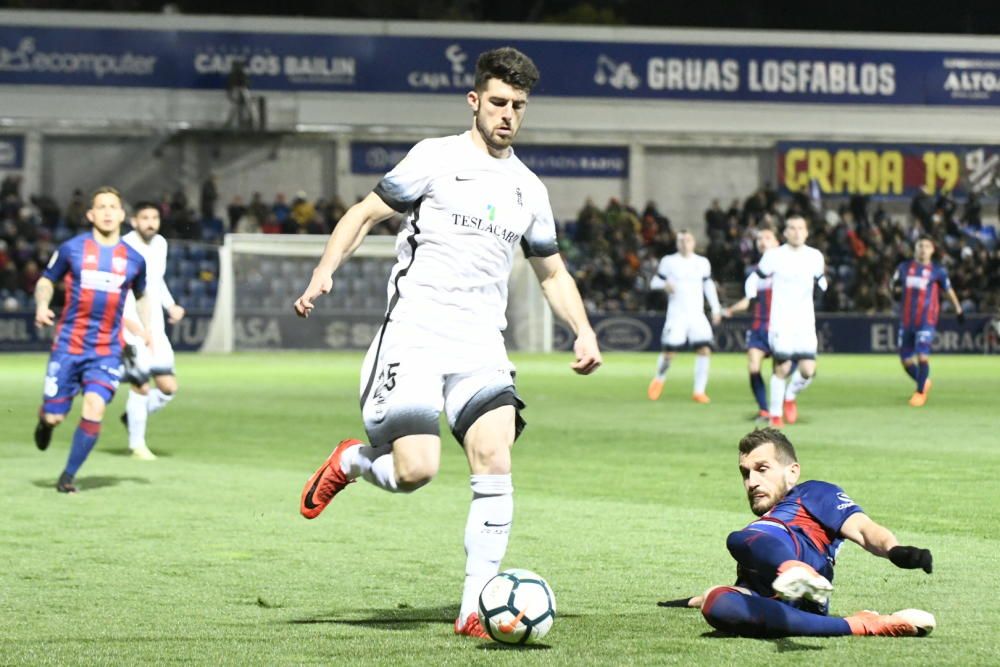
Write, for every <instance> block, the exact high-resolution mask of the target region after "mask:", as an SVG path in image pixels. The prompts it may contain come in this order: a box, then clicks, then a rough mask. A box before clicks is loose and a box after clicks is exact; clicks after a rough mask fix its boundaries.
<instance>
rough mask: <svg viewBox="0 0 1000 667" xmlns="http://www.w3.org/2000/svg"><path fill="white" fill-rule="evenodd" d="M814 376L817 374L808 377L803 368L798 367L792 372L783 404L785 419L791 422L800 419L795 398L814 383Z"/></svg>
mask: <svg viewBox="0 0 1000 667" xmlns="http://www.w3.org/2000/svg"><path fill="white" fill-rule="evenodd" d="M814 377H816V376H815V375H810V376H809V377H806V376H805V375H803V374H802V369H801V368H798V367H797V368H796V369H795V370H794V371H793V372H792V375H791V377H790V379H789V382H788V388H787V389H786V390H785V401H784V405H783V406H782V409H783V410H784V413H785V421H786V422H788V423H789V424H794V423H795V422H797V421H798V420H799V409H798V404H796V402H795V399H796V398H798V395H799V393H800V392H802V391H803V390H804V389H805V388H806V387H808V386H809V385H810V384H812V381H813V378H814Z"/></svg>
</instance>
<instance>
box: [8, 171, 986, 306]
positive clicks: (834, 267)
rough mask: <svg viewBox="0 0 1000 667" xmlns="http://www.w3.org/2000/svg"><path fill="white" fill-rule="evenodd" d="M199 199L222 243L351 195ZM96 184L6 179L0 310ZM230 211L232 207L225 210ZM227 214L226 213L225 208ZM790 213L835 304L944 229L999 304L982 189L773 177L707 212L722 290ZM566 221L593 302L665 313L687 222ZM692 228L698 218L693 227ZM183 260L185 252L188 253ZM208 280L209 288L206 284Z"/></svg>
mask: <svg viewBox="0 0 1000 667" xmlns="http://www.w3.org/2000/svg"><path fill="white" fill-rule="evenodd" d="M199 199H200V200H199V202H198V207H197V209H196V208H195V207H193V206H192V205H191V203H190V202H189V201H188V197H187V196H186V195H185V194H184V192H183V191H181V190H178V191H176V192H174V193H172V194H171V193H164V194H162V195H161V196H160V197H159V198H158V203H159V208H160V213H161V217H162V221H163V222H162V225H161V233H162V234H163V235H164V236H165V237H166V238H168V239H179V240H186V241H193V242H196V243H202V244H213V243H221V241H222V239H223V237H224V236H225V234H227V233H229V232H240V233H264V234H328V233H330V232H331V231H332V230H333V227H334V226H335V225H336V223H337V220H339V219H340V217H341V216H342V215H343V214H344V211H346V209H347V205H346V204H345V203H344V202H343V201H342V200H341V199H340V198H339V197H336V196H334V197H330V198H322V197H321V198H318V199H315V200H312V199H310V198H309V197H308V196H307V194H306V193H305V192H301V191H300V192H297V193H296V194H295V196H294V197H293V198H292V199H291V200H290V201H289V200H288V198H286V196H285V195H284V194H283V193H280V192H279V193H276V194H275V195H274V198H273V200H272V201H271V202H268V201H267V200H266V199H265V197H264V196H263V195H262V194H261V193H260V192H255V193H253V194H252V195H251V196H250V197H248V198H244V197H242V196H235V197H233V198H232V199H231V200H230V201H229V202H228V204H226V205H225V206H224V207H222V206H220V204H219V201H218V200H219V196H218V189H217V187H216V183H215V179H214V177H211V176H210V177H209V178H207V179H206V180H205V181H204V182H203V183H202V185H201V189H200V198H199ZM86 208H87V202H86V194H85V193H84V192H83V191H81V190H76V191H75V192H74V193H73V195H72V197H71V198H70V201H69V202H68V203H67V204H66V205H65V207H60V206H59V205H58V204H57V202H56V201H55V200H54V199H53V198H52V197H50V196H48V195H37V196H32V197H30V198H27V199H26V200H25V199H23V198H22V196H21V193H20V181H19V178H18V177H17V176H16V175H9V176H7V177H6V178H5V179H4V180H3V182H2V183H0V308H2V309H4V310H18V309H23V308H26V307H30V299H31V294H32V292H33V291H34V285H35V283H36V282H37V280H38V277H39V276H40V275H41V270H42V268H43V267H44V266H45V265H46V263H47V262H48V260H49V257H51V255H52V253H53V251H54V250H55V248H56V247H57V246H58V244H59V243H61V242H62V241H64V240H66V239H67V238H70V237H71V236H73V235H74V234H76V233H78V232H79V231H81V230H82V229H84V228H85V227H86V225H87V223H86V220H85V218H84V214H85V212H86ZM222 209H224V210H222ZM220 210H221V212H222V213H223V215H222V216H220V215H218V213H219V212H220ZM791 213H802V214H804V215H805V216H806V218H807V219H808V220H810V222H811V225H810V227H811V232H810V237H809V244H810V245H813V246H815V247H816V248H818V249H819V250H821V251H822V252H823V254H824V255H825V256H826V260H827V273H828V276H827V278H828V280H829V283H830V288H829V289H828V290H827V291H826V292H825V293H824V294H823V295H821V296H819V297H817V298H818V299H819V300H818V302H817V308H818V309H819V310H822V311H826V312H843V311H850V312H862V313H871V314H874V313H890V312H892V308H893V303H894V301H893V295H892V287H891V279H892V273H893V271H894V270H895V267H896V266H897V265H898V263H899V262H900V261H903V260H904V259H907V258H909V257H910V256H911V255H912V249H913V242H914V241H915V240H916V238H917V237H918V236H920V235H922V234H927V235H930V236H931V237H933V238H934V239H935V241H936V245H937V248H938V251H939V255H938V258H937V259H938V261H940V262H942V263H943V264H944V266H945V268H947V270H948V272H949V274H950V276H951V280H952V284H953V286H954V288H955V291H956V292H957V293H958V296H959V299H960V300H961V301H962V303H963V307H964V308H965V309H966V311H967V312H983V313H994V312H996V311H997V310H998V309H1000V244H998V239H997V233H996V228H995V227H993V226H992V225H989V224H984V223H983V220H982V208H981V205H980V203H979V202H978V201H977V200H976V199H975V198H974V197H973V198H970V199H969V200H968V201H967V202H966V203H965V204H964V205H963V206H961V207H960V206H959V205H958V204H956V202H955V201H954V200H953V199H951V198H949V197H946V196H941V197H936V198H934V197H926V196H922V197H918V198H916V199H914V200H913V202H912V206H911V209H910V215H909V216H900V215H890V214H889V213H887V212H886V211H885V210H884V208H883V207H882V206H881V205H880V204H875V205H874V206H873V205H872V204H871V203H870V202H869V201H868V200H867V199H866V198H864V197H854V198H852V199H850V200H849V201H846V202H843V203H839V204H831V203H830V202H820V201H818V200H814V199H810V198H809V197H808V196H807V195H806V194H804V193H803V194H796V195H794V196H792V197H791V198H782V197H779V196H778V193H777V192H776V191H774V190H773V189H772V188H770V187H768V186H765V187H762V188H760V189H759V190H757V191H756V192H754V193H753V194H751V195H750V196H749V197H747V198H746V200H744V201H742V202H740V201H739V200H734V201H732V202H731V203H730V204H729V206H728V207H724V206H722V205H721V204H720V203H719V202H718V201H714V202H712V203H711V206H710V207H709V208H708V209H707V210H706V211H705V216H704V238H705V239H707V242H706V243H704V244H702V247H700V248H699V249H698V252H700V253H702V254H704V255H705V256H707V257H708V259H709V261H710V262H711V264H712V270H713V275H714V277H715V279H716V280H717V281H718V282H719V283H721V284H722V286H723V294H724V295H726V296H728V297H731V298H732V299H736V298H739V296H740V295H741V286H742V282H743V279H744V277H745V275H746V273H747V271H748V269H749V267H750V266H752V265H753V264H755V263H756V262H757V260H758V259H759V258H758V257H757V256H756V248H755V244H754V237H755V234H756V231H757V229H759V228H760V227H761V226H762V225H770V226H772V227H774V228H776V229H778V230H780V229H781V227H782V224H783V220H784V219H785V217H787V216H788V215H790V214H791ZM399 223H400V220H398V219H397V220H394V221H391V222H390V223H388V224H384V225H379V226H377V227H376V229H374V230H373V231H372V233H373V234H395V233H396V231H398V226H399ZM561 227H562V236H561V241H562V251H563V254H564V256H565V258H566V261H567V264H568V265H569V267H570V269H571V270H572V271H573V273H574V275H575V277H576V280H577V283H578V285H579V286H580V291H581V294H582V295H583V297H584V301H585V303H586V305H587V308H588V310H590V311H591V312H642V311H659V310H662V309H663V308H664V307H665V305H666V295H665V294H664V293H663V292H662V290H651V289H649V282H650V279H651V278H652V276H653V274H654V273H655V270H656V266H657V263H658V261H659V259H660V258H661V257H662V256H663V255H665V254H669V253H672V252H675V251H676V244H675V238H676V233H677V231H678V228H677V227H675V225H673V224H671V221H670V220H669V219H668V218H667V217H666V216H665V215H664V214H662V213H661V212H660V211H659V210H658V209H657V207H656V205H655V204H653V203H652V202H650V203H648V204H647V205H646V207H645V208H644V209H643V210H642V211H638V210H636V209H635V208H633V207H631V206H628V205H626V204H624V203H622V202H620V201H618V200H617V199H612V200H610V201H609V202H608V203H607V204H606V205H605V206H604V207H603V208H601V207H599V206H598V205H597V204H595V203H594V202H593V201H590V200H588V201H587V202H586V203H585V204H584V206H583V208H582V209H581V210H580V212H579V214H578V215H577V217H576V219H575V220H572V221H568V222H565V223H563V224H562V225H561ZM685 227H688V228H692V231H696V232H697V230H694V229H693V226H690V225H685ZM203 254H205V253H195V255H196V256H195V255H192V257H190V258H187V259H193V263H194V268H193V269H191V270H189V267H188V265H187V264H184V267H185V273H184V276H183V277H184V279H185V280H186V281H187V282H185V286H186V287H185V289H184V290H183V292H182V293H187V294H192V293H193V294H196V295H202V294H206V295H210V294H214V289H213V283H214V281H215V280H216V278H217V276H216V275H214V266H215V265H214V264H213V263H212V262H210V261H207V260H206V258H205V257H203V256H202V255H203ZM182 259H183V258H182ZM199 283H206V285H207V289H203V287H206V286H203V285H200V284H199Z"/></svg>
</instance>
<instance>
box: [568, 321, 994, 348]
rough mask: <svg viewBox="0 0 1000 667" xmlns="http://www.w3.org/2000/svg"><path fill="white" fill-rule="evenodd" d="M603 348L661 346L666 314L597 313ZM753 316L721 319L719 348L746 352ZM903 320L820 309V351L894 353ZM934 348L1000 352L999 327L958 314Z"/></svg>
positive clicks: (941, 332)
mask: <svg viewBox="0 0 1000 667" xmlns="http://www.w3.org/2000/svg"><path fill="white" fill-rule="evenodd" d="M590 321H591V324H593V326H594V331H595V332H596V333H597V340H598V342H599V343H600V345H601V349H602V350H610V351H633V352H642V351H648V352H652V351H659V350H660V332H661V331H662V329H663V315H659V316H657V315H594V316H591V318H590ZM749 326H750V320H749V319H744V318H734V319H731V320H723V321H722V324H720V325H719V326H717V327H715V346H716V350H718V351H720V352H745V351H746V349H747V348H746V331H747V328H748V327H749ZM898 326H899V322H898V320H897V318H895V317H888V316H883V317H880V316H865V315H824V314H822V313H820V314H817V315H816V333H817V337H818V339H819V351H820V352H821V353H824V354H829V353H837V352H844V353H851V354H867V353H893V354H895V353H896V352H898V349H897V347H896V333H897V329H898ZM553 346H554V347H555V349H557V350H571V349H572V348H573V336H572V332H571V331H570V330H569V329H567V328H566V327H565V326H563V325H561V324H559V323H557V324H556V327H555V335H554V337H553ZM933 351H934V352H935V353H979V354H983V353H984V352H991V353H996V352H1000V330H998V329H997V328H996V322H994V321H992V320H990V318H988V317H984V316H970V317H968V318H967V320H966V323H965V325H964V326H960V325H959V324H958V322H957V321H956V320H954V319H950V318H948V319H944V320H941V322H940V323H939V326H938V331H937V334H936V335H935V337H934V343H933Z"/></svg>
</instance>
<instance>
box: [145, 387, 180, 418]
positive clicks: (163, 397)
mask: <svg viewBox="0 0 1000 667" xmlns="http://www.w3.org/2000/svg"><path fill="white" fill-rule="evenodd" d="M146 400H147V401H148V403H149V414H153V413H154V412H158V411H160V410H162V409H163V408H164V406H166V404H167V403H169V402H170V401H172V400H174V395H173V394H164V393H163V392H162V391H160V390H159V389H156V388H153V389H150V390H149V396H147V397H146Z"/></svg>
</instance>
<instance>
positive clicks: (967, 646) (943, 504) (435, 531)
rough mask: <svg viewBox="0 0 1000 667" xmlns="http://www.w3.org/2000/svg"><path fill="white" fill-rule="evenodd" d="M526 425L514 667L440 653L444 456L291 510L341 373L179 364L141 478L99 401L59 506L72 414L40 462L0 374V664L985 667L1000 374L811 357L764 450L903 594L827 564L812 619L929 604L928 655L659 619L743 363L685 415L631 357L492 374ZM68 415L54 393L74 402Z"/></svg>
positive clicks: (448, 605) (454, 643)
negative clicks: (541, 611) (91, 442)
mask: <svg viewBox="0 0 1000 667" xmlns="http://www.w3.org/2000/svg"><path fill="white" fill-rule="evenodd" d="M514 360H515V361H516V362H517V365H518V381H519V389H520V392H521V393H522V394H523V396H524V398H525V400H526V401H527V403H528V409H527V410H526V412H525V417H526V418H527V421H528V429H527V431H526V432H525V435H524V437H523V438H522V439H521V441H520V442H519V443H518V444H517V446H516V447H515V449H514V485H515V488H516V491H515V521H514V529H513V533H512V537H511V542H510V548H509V550H508V553H507V557H506V559H505V561H504V565H505V566H507V567H526V568H530V569H533V570H536V571H538V572H539V573H541V574H542V575H543V576H545V577H546V578H547V579H548V580H549V582H550V583H551V584H552V587H553V589H554V590H555V594H556V598H557V600H558V607H559V615H558V617H557V620H556V623H555V626H554V628H553V630H552V632H551V633H550V634H549V636H548V637H546V639H545V642H546V645H545V646H543V647H541V648H538V649H535V650H528V651H513V650H506V649H502V648H501V647H499V645H494V644H490V643H484V642H481V641H478V640H471V639H468V638H458V637H455V636H453V635H452V628H451V623H452V620H453V619H454V617H455V614H456V611H457V605H458V599H459V596H460V591H461V584H462V573H463V567H464V554H463V550H462V534H463V528H464V523H465V516H466V512H467V509H468V500H469V487H468V476H467V471H466V468H465V462H464V458H463V457H462V454H461V450H460V449H459V448H458V447H457V445H455V443H454V442H453V441H452V440H451V439H450V436H449V437H448V438H447V439H446V440H445V442H444V447H443V457H442V469H441V472H440V475H439V477H438V478H437V479H436V480H435V481H434V482H433V483H432V484H431V485H429V486H428V487H426V488H424V489H421V490H420V491H418V492H417V493H415V494H413V495H411V496H404V495H395V496H394V495H390V494H387V493H384V492H381V491H379V490H377V489H374V488H372V487H369V486H367V485H365V484H364V483H359V484H357V485H354V486H352V487H350V488H348V489H347V491H346V492H345V493H344V494H343V495H342V496H340V497H339V498H338V499H337V500H336V501H335V503H334V504H333V505H332V506H331V507H330V508H329V509H328V510H327V511H326V513H324V515H323V516H321V517H319V518H318V519H317V520H315V521H306V520H304V519H302V518H301V517H300V516H299V515H298V502H299V493H300V490H301V487H302V484H303V483H304V482H305V480H306V478H307V477H308V476H309V474H310V473H311V472H312V471H313V470H314V468H315V467H316V466H317V465H319V464H320V463H321V462H322V461H323V459H324V457H325V456H326V455H327V453H328V452H329V450H330V449H331V447H332V446H333V445H334V444H335V443H336V442H337V441H339V440H340V439H342V438H344V437H349V436H355V437H361V436H362V430H361V423H360V418H359V415H358V405H357V383H358V377H357V376H358V369H359V365H360V355H358V354H297V353H283V354H235V355H232V356H224V357H213V356H200V355H179V357H178V364H177V367H178V370H179V379H180V382H181V391H180V394H179V395H178V398H177V399H176V400H175V401H174V402H173V403H172V404H170V405H169V406H168V407H167V409H166V410H164V411H163V412H161V413H159V414H157V415H154V416H153V417H151V419H150V424H149V443H150V446H151V448H152V449H153V450H154V451H157V452H159V453H161V454H162V457H161V459H160V460H158V461H155V462H140V461H133V460H132V459H130V458H129V457H127V456H126V455H125V447H126V438H125V432H124V429H123V428H122V427H121V425H120V424H119V423H118V416H119V414H120V413H121V412H122V410H123V405H124V400H123V399H124V392H119V396H118V397H117V398H116V400H115V402H114V403H113V404H112V406H110V408H109V412H108V415H107V418H106V420H105V424H104V428H103V432H102V435H101V439H100V442H99V443H98V446H97V449H96V450H95V452H94V453H93V454H92V455H91V457H90V459H89V460H88V461H87V463H86V465H85V466H84V468H83V470H82V471H81V473H80V475H79V477H78V482H79V486H80V488H81V490H82V493H80V494H79V495H77V496H75V497H66V496H63V495H60V494H57V493H56V492H55V490H54V488H53V485H54V482H55V479H56V476H57V475H58V473H59V472H60V470H61V469H62V466H63V464H64V462H65V457H66V454H67V451H68V447H69V440H70V437H71V434H72V430H73V428H74V425H75V423H76V415H77V414H78V409H79V405H77V407H76V410H75V411H74V413H73V415H71V418H70V420H69V421H68V422H67V423H66V424H64V425H63V426H62V427H60V428H59V429H58V430H57V431H56V434H55V436H54V439H53V444H52V446H51V448H50V449H49V451H47V452H44V453H41V452H38V451H36V449H35V447H34V445H33V444H32V440H31V432H32V429H33V426H34V420H35V414H36V411H37V409H38V401H39V397H40V391H41V385H42V375H43V373H44V367H45V357H44V356H43V355H7V356H3V357H2V358H0V379H2V382H0V424H2V428H0V471H2V474H0V498H2V503H3V505H2V513H0V516H2V519H0V612H2V624H0V663H2V664H168V663H175V662H192V663H195V664H245V663H250V664H263V665H272V664H332V663H342V662H347V663H368V664H372V663H376V664H400V663H404V664H427V665H431V664H453V665H465V664H490V665H493V664H506V665H523V664H529V665H530V664H563V665H580V664H595V665H607V664H705V665H718V664H746V665H755V664H769V663H771V664H803V663H808V664H821V665H837V666H838V667H839V666H842V665H854V664H870V665H890V664H892V665H938V664H952V665H972V664H996V660H997V655H998V654H1000V642H998V640H997V632H998V627H1000V626H998V619H1000V596H998V592H1000V575H998V571H1000V558H998V556H997V554H998V552H1000V538H998V536H997V526H998V524H1000V485H998V481H997V480H998V477H1000V416H998V408H1000V358H997V357H982V356H979V357H972V356H969V357H946V356H938V357H935V358H933V359H932V374H933V377H934V389H933V392H932V394H931V398H930V400H929V402H928V405H927V406H926V407H925V408H923V409H913V408H910V407H909V406H908V405H907V404H906V401H907V398H908V397H909V394H910V391H911V388H910V382H909V380H908V378H906V377H905V375H904V374H903V373H902V371H901V370H900V369H899V368H898V362H897V361H896V360H895V359H894V358H891V357H879V356H854V357H852V356H833V355H830V356H826V357H822V358H821V359H820V365H819V376H818V379H817V381H816V382H815V383H814V384H813V386H812V387H810V388H809V389H808V390H807V391H806V392H805V393H804V394H803V395H802V397H801V398H800V401H799V404H800V413H801V419H800V423H799V424H797V425H795V426H792V427H789V429H788V433H789V434H790V437H791V439H792V441H793V442H794V443H795V444H796V446H797V447H798V449H799V453H800V458H801V461H802V466H803V479H810V478H815V479H824V480H828V481H831V482H835V483H838V484H840V485H841V486H843V487H844V488H845V489H846V490H847V491H848V493H850V494H851V495H852V496H853V497H854V499H855V500H857V501H858V503H859V504H860V505H861V506H862V507H863V508H864V509H865V510H866V511H867V512H868V513H869V514H870V515H871V516H872V517H873V518H874V519H875V520H876V521H879V522H880V523H883V524H884V525H886V526H888V527H889V528H890V529H892V530H893V531H894V532H895V533H896V535H897V536H898V537H899V539H900V540H901V541H902V542H903V543H904V544H916V545H918V546H922V547H928V548H930V549H931V550H932V551H933V552H934V557H935V571H934V574H933V575H931V576H927V575H925V574H923V573H922V572H919V571H904V570H899V569H897V568H895V567H893V566H892V565H891V564H890V563H889V562H888V561H886V560H882V559H878V558H875V557H873V556H870V555H869V554H866V553H864V552H863V551H862V550H861V549H859V548H858V547H857V546H855V545H853V544H845V546H844V548H843V550H842V551H841V557H840V562H839V563H838V567H837V579H836V581H835V586H836V591H835V593H834V597H833V612H834V613H839V614H846V613H850V612H852V611H855V610H858V609H865V608H867V609H878V610H880V611H883V612H888V611H893V610H895V609H898V608H903V607H918V608H924V609H928V610H930V611H932V612H934V613H935V614H936V615H937V619H938V629H937V631H936V632H935V633H934V634H933V635H931V636H930V637H929V638H927V639H923V640H920V639H885V638H867V639H865V638H840V639H802V638H796V639H787V640H778V641H759V640H745V639H736V638H727V637H719V636H715V635H713V634H712V633H710V632H709V630H710V629H711V628H709V627H708V625H707V624H706V623H705V622H704V621H703V620H702V618H701V616H700V614H698V613H697V612H695V611H691V610H685V609H664V608H659V607H657V606H656V602H657V601H658V600H667V599H672V598H679V597H681V596H685V595H691V594H697V593H700V592H702V591H703V590H704V589H705V588H706V587H708V586H709V585H712V584H723V583H730V582H731V580H732V578H733V574H734V567H733V562H732V560H731V559H730V557H729V555H728V553H727V552H726V548H725V538H726V535H727V533H728V532H730V531H731V530H734V529H737V528H740V527H742V526H743V525H745V524H746V523H747V522H748V520H749V519H750V518H751V515H750V513H749V510H748V508H747V503H746V501H745V499H744V497H743V494H742V488H741V483H740V479H739V474H738V472H737V469H736V449H735V447H736V442H737V440H738V439H739V437H740V436H741V435H743V434H744V433H745V432H747V431H748V430H749V429H751V428H752V421H751V419H750V418H751V415H752V414H753V412H754V409H753V402H752V399H751V396H750V392H749V388H748V382H747V378H746V372H745V370H744V361H743V358H742V357H740V356H736V355H718V356H716V357H715V358H714V359H713V362H712V377H711V382H710V384H709V393H710V395H711V396H712V399H713V402H712V404H711V405H708V406H702V405H697V404H694V403H693V402H691V400H690V398H689V396H690V389H691V371H692V357H691V356H690V355H681V356H679V357H678V359H677V360H676V362H675V364H674V367H673V368H672V369H671V371H670V375H669V377H668V379H667V385H666V388H665V391H664V395H663V398H662V399H661V400H660V401H659V402H656V403H653V402H650V401H649V400H647V399H646V396H645V392H646V384H647V382H648V380H649V375H650V373H651V371H652V368H653V366H654V363H655V360H654V356H653V355H651V354H647V355H638V354H609V355H608V356H607V358H606V360H605V361H606V363H605V366H604V368H602V369H601V370H600V371H599V372H598V373H597V374H596V375H594V376H592V377H588V378H581V377H576V376H574V375H573V374H572V373H571V372H570V370H569V368H568V364H569V361H570V359H569V357H568V356H567V355H551V356H530V355H517V356H515V357H514ZM77 403H78V404H79V401H77Z"/></svg>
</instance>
